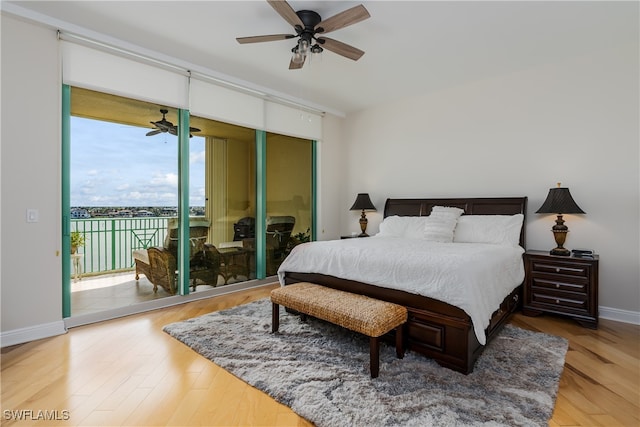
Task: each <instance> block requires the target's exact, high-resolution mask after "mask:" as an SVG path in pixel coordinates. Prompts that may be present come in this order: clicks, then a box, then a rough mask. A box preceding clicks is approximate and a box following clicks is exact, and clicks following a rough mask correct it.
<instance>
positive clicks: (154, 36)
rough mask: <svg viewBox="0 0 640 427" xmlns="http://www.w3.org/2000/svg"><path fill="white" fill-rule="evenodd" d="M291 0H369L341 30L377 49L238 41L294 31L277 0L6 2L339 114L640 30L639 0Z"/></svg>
mask: <svg viewBox="0 0 640 427" xmlns="http://www.w3.org/2000/svg"><path fill="white" fill-rule="evenodd" d="M289 3H290V4H291V6H292V7H293V8H294V9H295V10H300V9H310V10H314V11H316V12H318V13H319V14H320V15H321V16H322V18H324V19H326V18H328V17H330V16H332V15H334V14H336V13H339V12H341V11H343V10H346V9H348V8H350V7H353V6H355V5H357V4H360V3H362V4H364V5H365V7H366V8H367V10H368V11H369V13H370V14H371V18H369V19H367V20H365V21H362V22H360V23H357V24H355V25H352V26H350V27H347V28H343V29H341V30H338V31H335V32H333V33H331V34H330V35H329V37H331V38H334V39H337V40H340V41H343V42H345V43H347V44H350V45H353V46H355V47H357V48H360V49H362V50H364V51H365V52H366V53H365V55H364V56H363V57H362V58H361V59H360V60H359V61H357V62H354V61H351V60H349V59H346V58H343V57H341V56H339V55H336V54H334V53H332V52H328V51H325V53H323V54H322V56H321V58H320V59H315V58H314V60H313V61H312V62H311V63H307V64H305V66H304V68H303V69H302V70H289V69H288V66H289V60H290V57H291V52H290V49H291V48H292V47H293V45H294V44H295V42H294V41H292V40H285V41H275V42H267V43H256V44H245V45H240V44H238V43H237V42H236V40H235V38H236V37H239V36H253V35H264V34H280V33H293V31H292V28H291V27H290V26H289V24H287V23H286V22H285V21H284V20H283V19H282V18H281V17H280V16H279V15H278V14H277V13H276V12H275V10H273V9H272V8H271V6H269V4H268V3H267V2H266V1H3V2H2V8H3V9H4V10H5V11H8V12H9V13H17V14H21V15H22V16H26V17H31V18H36V19H38V20H44V21H48V23H49V24H51V23H54V24H59V25H60V26H67V24H69V25H68V26H69V27H70V28H74V27H75V26H79V27H82V28H85V29H88V30H91V31H95V32H97V33H100V34H103V35H106V36H109V37H112V38H116V39H118V40H122V41H125V42H127V43H131V44H133V45H136V46H139V47H141V48H144V49H147V50H152V51H155V52H159V53H161V54H164V55H167V56H169V57H171V58H176V59H178V60H180V61H185V62H187V63H190V64H195V65H197V66H199V67H204V68H206V69H209V70H212V71H214V72H215V73H217V75H218V76H220V75H222V76H229V77H230V80H233V81H237V82H238V81H239V82H246V83H247V85H248V86H252V87H255V88H269V90H270V91H272V92H273V93H274V94H277V95H285V96H286V97H289V98H292V99H303V100H306V101H307V104H308V105H310V106H316V107H320V108H322V109H323V110H325V111H329V112H333V113H337V114H348V113H351V112H354V111H357V110H360V109H364V108H368V107H370V106H372V105H376V104H379V103H383V102H389V101H393V100H394V99H398V98H401V97H405V96H409V95H413V94H418V93H420V94H422V93H428V92H431V91H437V90H440V89H443V88H446V87H450V86H455V85H460V84H464V83H466V82H469V81H473V80H478V79H484V78H488V77H491V76H496V75H501V74H506V73H511V72H514V71H518V70H521V69H526V68H531V67H536V66H539V65H544V64H548V63H553V62H557V61H561V60H563V58H566V57H569V56H575V55H582V54H585V53H588V52H589V51H594V50H600V49H609V48H613V47H616V46H619V45H622V44H627V43H632V42H636V43H637V40H638V2H635V1H631V2H618V3H612V2H577V1H566V2H560V1H557V2H538V1H533V2H523V1H510V2H509V1H497V2H485V1H469V2H459V1H449V2H446V1H440V2H435V1H364V2H351V1H348V2H346V1H296V0H291V1H290V2H289ZM33 12H37V13H39V14H43V15H46V17H43V16H39V15H38V14H34V13H33ZM49 17H51V18H54V19H52V20H50V19H49ZM56 20H59V21H56ZM60 21H62V22H60ZM62 29H63V30H64V29H65V28H62ZM68 29H69V28H67V30H68Z"/></svg>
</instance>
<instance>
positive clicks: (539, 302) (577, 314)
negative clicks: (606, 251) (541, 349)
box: [522, 250, 599, 329]
mask: <svg viewBox="0 0 640 427" xmlns="http://www.w3.org/2000/svg"><path fill="white" fill-rule="evenodd" d="M598 263H599V257H598V255H594V254H593V251H592V254H591V255H588V256H587V255H584V256H581V257H574V256H571V257H567V256H556V255H550V254H549V253H548V252H544V251H531V250H529V251H527V252H526V253H525V254H524V269H525V279H524V301H523V303H522V313H523V314H524V315H526V316H538V315H540V314H542V313H554V314H559V315H564V316H569V317H571V318H573V319H574V320H576V321H577V322H578V323H580V324H581V325H582V326H585V327H587V328H591V329H597V327H598Z"/></svg>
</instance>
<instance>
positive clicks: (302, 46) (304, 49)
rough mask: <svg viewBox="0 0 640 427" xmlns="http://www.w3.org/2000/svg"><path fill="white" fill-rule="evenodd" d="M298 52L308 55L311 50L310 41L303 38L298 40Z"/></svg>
mask: <svg viewBox="0 0 640 427" xmlns="http://www.w3.org/2000/svg"><path fill="white" fill-rule="evenodd" d="M298 52H300V54H301V55H306V54H307V53H308V52H309V41H308V40H306V39H304V38H301V39H300V41H299V42H298Z"/></svg>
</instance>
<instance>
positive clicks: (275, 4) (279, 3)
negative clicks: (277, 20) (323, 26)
mask: <svg viewBox="0 0 640 427" xmlns="http://www.w3.org/2000/svg"><path fill="white" fill-rule="evenodd" d="M267 3H269V4H270V5H271V7H272V8H274V9H275V11H276V12H278V14H279V15H280V16H282V18H284V20H285V21H287V22H288V23H289V24H291V26H292V27H295V26H296V25H299V26H300V27H302V28H304V22H302V20H301V19H300V17H299V16H298V15H297V14H296V11H295V10H293V8H292V7H291V6H290V5H289V3H287V2H286V1H284V0H267Z"/></svg>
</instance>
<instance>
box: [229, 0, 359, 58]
mask: <svg viewBox="0 0 640 427" xmlns="http://www.w3.org/2000/svg"><path fill="white" fill-rule="evenodd" d="M267 3H269V4H270V5H271V7H273V8H274V9H275V11H276V12H278V13H279V14H280V16H282V17H283V18H284V20H285V21H287V22H288V23H289V24H291V25H293V28H294V29H295V31H296V34H272V35H266V36H252V37H238V38H236V40H238V43H241V44H244V43H259V42H269V41H275V40H288V39H293V38H295V37H299V40H298V44H297V45H296V46H295V47H294V48H293V49H291V52H293V56H292V57H291V62H290V63H289V69H290V70H295V69H298V68H302V66H303V65H304V61H305V59H306V58H307V56H308V55H309V54H310V53H321V52H322V51H323V48H324V49H328V50H330V51H331V52H333V53H337V54H338V55H342V56H344V57H346V58H349V59H353V60H354V61H357V60H358V59H360V57H361V56H362V55H364V52H363V51H362V50H360V49H357V48H355V47H353V46H349V45H348V44H345V43H342V42H340V41H338V40H334V39H330V38H328V37H321V36H319V35H321V34H326V33H329V32H331V31H336V30H339V29H341V28H344V27H347V26H349V25H351V24H355V23H356V22H360V21H363V20H365V19H367V18H369V16H370V15H369V12H368V11H367V9H365V7H364V6H363V5H358V6H354V7H352V8H351V9H347V10H345V11H343V12H340V13H338V14H337V15H334V16H332V17H331V18H328V19H325V20H322V18H321V17H320V15H318V13H316V12H314V11H312V10H299V11H297V12H296V11H294V10H293V8H292V7H291V6H290V5H289V3H287V2H286V1H284V0H267ZM316 36H318V37H316Z"/></svg>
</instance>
